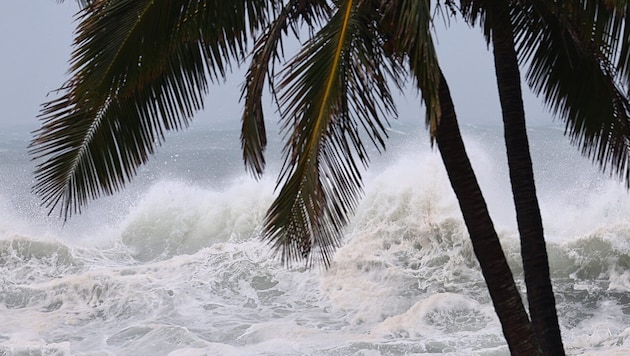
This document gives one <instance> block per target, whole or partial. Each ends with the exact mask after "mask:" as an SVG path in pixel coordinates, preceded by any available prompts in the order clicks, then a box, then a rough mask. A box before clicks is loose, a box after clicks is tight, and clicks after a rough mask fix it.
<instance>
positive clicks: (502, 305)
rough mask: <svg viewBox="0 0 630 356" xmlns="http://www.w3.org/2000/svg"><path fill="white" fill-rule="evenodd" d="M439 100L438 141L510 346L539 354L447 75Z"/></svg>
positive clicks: (523, 352)
mask: <svg viewBox="0 0 630 356" xmlns="http://www.w3.org/2000/svg"><path fill="white" fill-rule="evenodd" d="M439 100H440V105H441V109H442V114H441V118H440V122H439V125H438V127H437V131H436V141H437V145H438V148H439V150H440V154H441V156H442V161H443V162H444V166H445V167H446V171H447V173H448V177H449V180H450V182H451V186H452V187H453V190H454V191H455V195H456V196H457V200H458V201H459V206H460V209H461V211H462V214H463V216H464V222H465V223H466V227H467V228H468V232H469V234H470V238H471V240H472V245H473V249H474V251H475V255H476V256H477V259H478V260H479V264H480V266H481V271H482V273H483V276H484V278H485V280H486V284H487V285H488V290H489V291H490V297H491V298H492V302H493V304H494V308H495V310H496V313H497V315H498V316H499V320H500V322H501V326H502V328H503V334H504V335H505V339H506V340H507V343H508V347H509V348H510V352H511V353H512V354H513V355H526V356H532V355H538V354H540V348H539V345H538V343H537V342H536V337H535V335H534V332H533V330H532V327H531V324H530V321H529V318H528V316H527V313H526V312H525V308H524V306H523V302H522V300H521V296H520V294H519V292H518V289H517V288H516V285H515V283H514V278H513V277H512V272H511V271H510V268H509V266H508V264H507V261H506V259H505V255H504V253H503V249H502V248H501V244H500V242H499V238H498V236H497V233H496V231H495V230H494V225H493V224H492V220H491V219H490V215H489V214H488V209H487V206H486V203H485V201H484V198H483V196H482V194H481V190H480V188H479V184H478V183H477V179H476V177H475V174H474V172H473V169H472V166H471V165H470V161H469V160H468V155H467V154H466V149H465V147H464V143H463V141H462V138H461V135H460V132H459V126H458V124H457V118H456V116H455V108H454V106H453V102H452V99H451V95H450V92H449V89H448V85H447V83H446V79H445V78H444V76H443V75H441V78H440V88H439Z"/></svg>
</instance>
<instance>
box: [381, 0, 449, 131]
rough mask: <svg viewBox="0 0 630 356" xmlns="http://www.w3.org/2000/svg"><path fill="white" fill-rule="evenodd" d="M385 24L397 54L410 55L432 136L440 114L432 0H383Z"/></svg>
mask: <svg viewBox="0 0 630 356" xmlns="http://www.w3.org/2000/svg"><path fill="white" fill-rule="evenodd" d="M381 11H382V13H383V19H382V22H381V27H382V28H383V29H384V30H385V31H387V32H389V33H390V36H391V38H390V41H391V42H392V47H393V50H394V54H396V55H398V56H400V57H401V58H406V59H407V61H408V64H409V69H410V72H411V74H412V75H413V78H414V79H415V81H416V85H417V87H418V89H420V92H421V94H422V99H423V101H424V104H425V106H426V114H427V115H426V120H427V126H428V127H429V128H430V133H431V140H433V138H434V137H435V130H436V128H437V125H438V120H439V117H440V103H439V100H438V88H439V79H440V70H439V65H438V60H437V53H436V50H435V46H434V43H433V36H432V30H433V19H432V11H431V2H430V1H429V0H419V1H418V0H399V1H383V2H382V9H381Z"/></svg>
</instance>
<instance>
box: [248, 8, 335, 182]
mask: <svg viewBox="0 0 630 356" xmlns="http://www.w3.org/2000/svg"><path fill="white" fill-rule="evenodd" d="M330 12H331V9H330V7H329V4H328V1H326V0H319V1H313V0H291V1H289V2H288V3H287V4H286V5H284V6H283V8H282V10H281V11H280V12H279V13H278V15H277V16H276V17H275V19H274V21H273V22H272V23H271V24H270V25H269V27H268V28H267V29H266V31H265V33H264V34H263V35H262V36H261V37H260V38H259V39H258V40H257V41H256V45H255V47H254V51H253V56H252V60H251V63H250V66H249V70H248V72H247V76H246V79H245V85H244V86H243V94H242V96H243V97H244V98H245V107H244V110H243V117H242V130H241V145H242V149H243V160H244V162H245V167H246V168H248V169H249V170H250V171H251V172H252V174H253V175H254V176H255V177H256V178H258V177H260V176H261V175H262V173H263V171H264V168H265V158H264V150H265V147H266V145H267V136H266V132H265V122H264V115H263V105H262V95H263V89H264V86H265V77H267V76H268V77H270V81H271V80H273V75H274V72H275V69H274V68H275V64H276V61H277V60H278V59H279V58H281V54H282V53H281V52H280V51H281V50H282V47H283V46H282V39H283V36H285V35H286V34H287V33H288V31H289V30H290V29H293V32H294V34H297V32H298V31H299V28H298V27H299V26H300V24H301V23H304V24H306V26H308V27H310V28H314V27H315V26H316V24H317V23H318V22H319V21H320V20H322V19H325V18H328V17H329V15H330ZM270 84H271V86H272V85H273V82H271V83H270ZM272 90H274V89H273V87H272Z"/></svg>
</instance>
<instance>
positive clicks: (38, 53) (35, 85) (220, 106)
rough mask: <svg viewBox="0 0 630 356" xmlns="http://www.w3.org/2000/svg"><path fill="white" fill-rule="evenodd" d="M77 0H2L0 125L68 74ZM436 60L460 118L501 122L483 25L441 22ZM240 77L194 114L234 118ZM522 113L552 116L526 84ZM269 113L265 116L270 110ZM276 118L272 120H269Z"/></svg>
mask: <svg viewBox="0 0 630 356" xmlns="http://www.w3.org/2000/svg"><path fill="white" fill-rule="evenodd" d="M77 10H78V5H77V4H76V2H75V1H72V0H66V1H65V2H64V3H61V4H59V3H57V1H54V0H37V1H35V0H2V1H1V2H0V48H1V50H0V54H1V55H0V83H1V84H0V126H3V127H12V126H20V127H25V128H26V129H29V130H32V129H34V128H36V127H37V125H38V121H37V119H36V116H37V114H38V112H39V108H40V104H41V103H43V102H45V101H47V100H50V99H52V98H53V97H54V96H55V94H54V93H52V94H51V95H50V96H49V97H48V98H47V97H46V95H47V93H49V92H50V91H52V90H54V89H56V88H58V87H59V86H60V85H61V84H62V83H63V82H64V79H65V78H66V73H67V70H68V59H69V58H70V52H71V50H72V48H71V42H72V37H73V31H74V27H75V23H74V17H73V15H74V13H76V12H77ZM437 26H438V33H437V40H438V51H439V56H440V62H441V65H442V67H443V69H444V72H445V75H446V77H447V80H448V81H449V85H450V87H451V91H452V95H453V98H454V101H455V106H456V109H457V114H458V116H459V119H460V122H461V123H462V124H466V123H474V124H479V123H488V124H500V122H501V121H500V120H501V119H500V116H499V115H500V110H499V100H498V94H497V90H496V86H495V78H494V71H493V65H492V56H491V53H490V52H489V51H488V50H487V48H486V45H485V42H484V40H483V37H482V35H481V32H480V31H479V30H478V29H469V28H467V26H466V25H464V24H463V23H462V21H461V20H460V21H459V23H452V24H451V27H450V28H449V29H448V30H445V29H444V27H443V26H442V22H441V21H440V22H439V23H438V24H437ZM242 80H243V76H242V74H239V73H234V74H233V75H232V79H231V80H229V81H228V82H227V83H225V84H223V85H221V86H217V87H213V88H212V89H211V93H210V95H209V97H208V100H207V102H206V108H207V109H206V110H205V111H204V112H202V113H199V114H198V115H197V116H196V118H195V120H196V121H197V122H198V123H199V124H201V122H204V123H208V124H211V123H212V121H215V120H216V121H225V120H230V121H234V122H238V120H239V118H240V111H241V106H240V104H239V103H238V98H239V94H240V92H239V91H240V88H239V84H240V83H241V82H242ZM524 90H525V92H526V95H525V103H526V114H527V119H528V122H529V123H530V125H531V124H538V123H543V124H547V123H550V122H551V119H550V117H551V116H550V114H548V113H546V111H545V110H543V108H542V104H541V102H540V101H539V100H538V99H536V98H534V97H533V96H532V95H531V94H529V92H528V90H527V88H524ZM418 102H419V99H418V98H417V97H415V96H412V95H408V96H407V97H406V98H404V99H401V100H400V101H399V104H400V105H399V111H400V118H401V119H416V118H419V119H422V120H423V118H424V112H423V110H419V106H418V105H419V104H418ZM270 114H271V113H269V114H268V115H270ZM274 121H275V120H274Z"/></svg>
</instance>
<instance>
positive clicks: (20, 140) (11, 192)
mask: <svg viewBox="0 0 630 356" xmlns="http://www.w3.org/2000/svg"><path fill="white" fill-rule="evenodd" d="M462 130H463V131H464V135H465V141H466V144H467V148H468V152H469V155H470V156H471V159H472V160H473V166H474V168H475V171H476V173H477V175H478V178H479V181H480V184H481V187H482V189H483V191H484V195H485V196H486V199H487V201H488V205H489V208H490V213H491V215H492V217H493V219H494V222H495V225H496V228H497V231H498V232H499V235H500V238H501V241H502V244H503V247H504V250H505V252H506V255H507V257H508V259H509V262H510V265H511V267H512V270H513V272H514V275H515V279H516V281H517V284H518V286H519V287H520V288H521V290H524V283H523V274H522V267H521V263H520V254H519V243H518V233H517V231H516V223H515V217H514V212H513V210H514V208H513V203H512V197H511V193H510V188H509V181H508V176H507V167H506V158H505V153H504V152H505V149H504V146H503V143H502V138H501V135H502V134H501V127H499V126H483V125H477V126H473V125H463V128H462ZM270 131H272V132H271V134H272V135H273V133H274V131H273V130H270ZM390 136H391V137H390V140H389V142H388V150H387V152H386V153H385V154H383V155H373V156H372V163H371V166H370V168H369V169H368V170H367V171H366V172H365V174H364V182H365V195H364V197H363V199H362V201H361V204H360V206H359V207H358V209H357V211H356V213H355V214H354V216H353V218H352V219H351V222H350V225H349V226H348V227H347V229H346V233H345V238H344V240H343V241H342V246H341V248H339V250H338V251H337V252H336V254H335V256H334V259H333V263H332V266H331V267H330V268H329V269H328V270H324V269H321V268H314V269H305V268H304V266H303V265H300V264H296V265H293V266H290V267H284V266H282V265H281V263H280V261H279V259H278V258H276V257H274V255H273V251H271V250H270V248H269V246H268V245H266V244H265V243H262V242H261V241H260V239H259V234H260V224H261V221H262V219H263V218H264V214H265V211H266V208H267V207H268V206H269V204H270V203H271V201H272V199H273V197H274V187H275V179H276V176H277V172H278V168H279V166H280V163H281V162H280V157H281V155H280V150H281V147H282V143H281V142H280V139H279V138H273V137H275V136H273V137H271V144H270V147H269V149H268V156H269V161H270V162H271V163H270V167H269V169H268V172H267V174H266V175H265V177H264V178H263V179H262V180H260V181H256V180H254V179H253V178H251V177H249V176H248V175H247V174H246V173H245V170H244V167H243V164H242V161H241V158H240V150H239V148H240V143H239V131H238V128H235V127H229V126H225V125H223V126H221V125H216V126H212V125H211V124H205V125H201V126H198V125H197V123H195V125H193V127H191V128H190V129H189V130H187V131H184V132H180V133H174V134H169V135H168V136H167V139H166V142H165V143H164V145H162V146H161V147H160V148H159V152H158V154H157V155H156V156H154V157H152V159H151V161H150V162H149V164H147V165H146V166H144V167H142V169H141V170H140V173H139V175H138V177H137V178H136V179H134V180H133V182H132V183H131V184H129V185H128V186H127V187H126V189H125V190H124V191H122V192H120V193H118V194H116V195H114V196H110V197H104V198H101V199H99V200H97V201H94V202H91V203H90V204H89V205H88V206H87V207H86V208H85V209H84V211H83V213H82V214H81V215H77V216H73V217H72V218H71V219H70V220H68V221H67V222H66V223H65V224H64V223H63V221H62V219H59V217H58V216H57V212H54V213H53V214H52V216H48V215H47V210H46V209H44V208H42V207H41V206H40V205H39V201H38V198H37V197H34V196H33V195H32V194H31V192H30V187H31V185H32V183H33V175H32V171H33V168H34V163H33V162H32V161H31V160H30V158H29V157H28V155H27V148H26V147H27V145H28V142H29V140H30V135H29V133H28V132H27V130H21V129H17V128H16V129H13V130H5V131H4V132H2V133H0V321H1V322H0V355H94V356H95V355H171V356H181V355H365V356H367V355H370V356H371V355H429V354H446V355H488V356H489V355H506V354H507V353H508V350H507V346H506V345H505V341H504V339H503V335H502V333H501V329H500V325H499V323H498V320H497V318H496V315H495V313H494V309H493V307H492V305H491V304H490V300H489V296H488V292H487V289H486V287H485V284H484V282H483V279H482V276H481V273H480V270H479V266H478V263H477V261H476V259H475V257H474V254H473V252H472V248H471V245H470V242H469V240H468V236H467V233H466V229H465V227H464V225H463V221H462V218H461V214H460V212H459V207H458V205H457V201H456V199H455V197H454V194H453V193H452V191H451V188H450V185H449V183H448V180H447V178H446V174H445V172H444V168H443V166H442V163H441V161H440V158H439V154H438V153H437V151H436V150H435V149H432V148H431V147H430V145H429V143H428V142H429V138H428V133H427V132H426V130H425V129H424V127H423V125H422V123H418V124H412V123H409V122H405V121H394V122H392V129H391V130H390ZM529 136H530V143H531V147H532V154H533V159H534V165H535V167H534V168H535V174H536V179H537V187H538V193H539V198H540V203H541V211H542V214H543V221H544V224H545V233H546V238H547V242H548V252H549V257H550V265H551V272H552V278H553V286H554V290H555V293H556V296H557V307H558V313H559V318H560V324H561V328H562V335H563V339H564V344H565V347H566V350H567V352H568V353H569V354H571V355H627V354H630V293H629V292H630V221H629V219H628V216H630V194H629V193H628V191H627V190H626V189H625V187H624V185H623V184H622V183H619V182H617V181H616V180H613V179H609V178H608V176H607V175H605V174H602V173H600V172H599V171H598V170H597V169H596V168H595V167H594V166H593V165H592V163H591V162H590V161H589V160H587V159H585V158H582V157H581V156H580V155H579V154H578V150H577V149H576V148H575V147H572V146H570V145H569V142H568V139H567V138H565V137H564V136H563V128H562V127H561V126H558V125H557V124H549V125H539V126H533V127H530V128H529Z"/></svg>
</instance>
